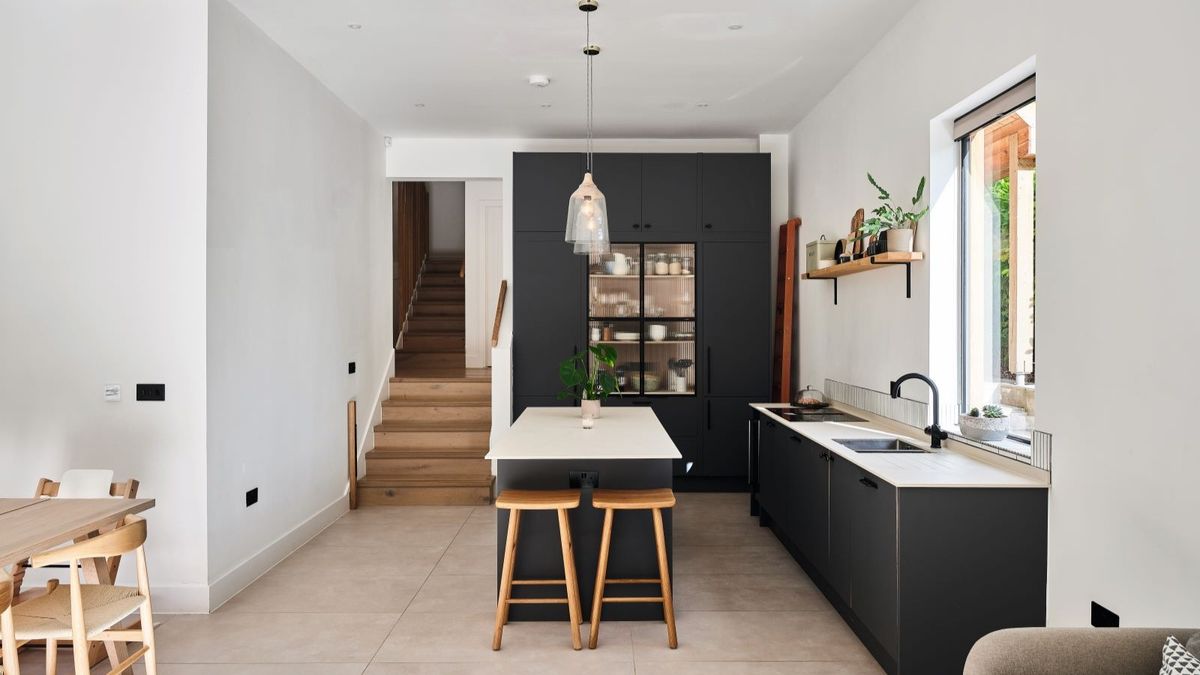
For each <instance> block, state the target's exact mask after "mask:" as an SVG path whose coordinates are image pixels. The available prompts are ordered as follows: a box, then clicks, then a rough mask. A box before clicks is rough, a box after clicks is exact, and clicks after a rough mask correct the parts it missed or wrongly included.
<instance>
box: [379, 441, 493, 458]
mask: <svg viewBox="0 0 1200 675" xmlns="http://www.w3.org/2000/svg"><path fill="white" fill-rule="evenodd" d="M488 450H489V448H488V446H487V444H482V445H477V446H467V447H462V448H386V447H382V448H372V449H370V450H368V451H367V453H366V456H367V458H368V459H423V458H428V459H479V460H482V459H483V456H484V455H486V454H487V453H488Z"/></svg>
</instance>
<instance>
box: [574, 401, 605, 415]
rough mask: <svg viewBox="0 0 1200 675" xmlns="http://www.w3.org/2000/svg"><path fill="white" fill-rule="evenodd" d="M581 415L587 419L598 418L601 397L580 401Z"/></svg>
mask: <svg viewBox="0 0 1200 675" xmlns="http://www.w3.org/2000/svg"><path fill="white" fill-rule="evenodd" d="M579 416H580V417H584V418H587V419H593V420H594V419H596V418H597V417H599V416H600V400H599V399H584V400H582V401H580V402H579Z"/></svg>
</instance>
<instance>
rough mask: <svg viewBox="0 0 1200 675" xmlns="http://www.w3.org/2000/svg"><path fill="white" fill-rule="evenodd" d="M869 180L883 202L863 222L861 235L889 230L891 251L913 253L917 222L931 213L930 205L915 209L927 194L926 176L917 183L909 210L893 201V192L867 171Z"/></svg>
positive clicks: (888, 237)
mask: <svg viewBox="0 0 1200 675" xmlns="http://www.w3.org/2000/svg"><path fill="white" fill-rule="evenodd" d="M867 180H868V181H870V182H871V185H873V186H874V187H875V189H876V190H877V191H878V192H879V201H881V202H883V203H882V204H880V205H879V206H878V207H877V208H876V209H874V210H873V211H871V213H872V214H874V215H872V217H870V218H868V219H867V220H866V221H865V222H863V226H862V229H861V230H860V233H861V236H863V237H873V236H876V235H878V234H880V233H881V232H888V234H887V235H885V236H886V238H887V246H888V250H889V251H893V252H904V253H911V252H912V250H913V231H914V230H915V229H916V227H917V222H918V221H920V220H921V219H922V218H924V217H925V214H927V213H929V207H928V206H926V207H925V208H923V209H920V210H915V209H916V208H917V204H919V203H920V202H921V198H922V197H924V196H925V177H924V176H921V182H920V183H917V193H916V195H914V196H913V198H912V208H913V209H914V210H911V211H910V210H909V209H908V208H906V207H904V206H897V205H896V204H895V203H893V201H892V194H891V193H890V192H888V191H887V190H885V189H883V186H881V185H880V184H879V182H878V181H876V180H875V177H874V176H872V175H871V174H870V172H867Z"/></svg>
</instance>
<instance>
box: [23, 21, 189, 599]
mask: <svg viewBox="0 0 1200 675" xmlns="http://www.w3.org/2000/svg"><path fill="white" fill-rule="evenodd" d="M207 15H208V10H207V5H206V2H205V0H186V1H185V0H180V1H179V2H171V3H146V2H135V1H133V0H123V1H122V0H112V1H110V2H105V3H78V2H66V1H42V2H21V3H17V2H5V3H3V4H0V82H2V83H3V87H4V94H3V101H4V102H3V104H2V105H0V382H3V383H4V386H3V387H2V388H0V495H4V496H6V497H8V496H20V495H32V493H33V490H34V488H35V487H36V485H37V479H38V478H39V477H42V476H46V477H57V476H59V475H60V474H61V473H62V472H63V471H64V470H66V469H68V468H72V467H77V468H99V467H104V468H112V469H113V470H114V471H115V472H116V476H117V477H118V478H119V479H122V480H123V479H125V478H129V477H133V478H137V479H139V480H140V481H142V488H141V496H146V497H154V498H157V499H158V506H157V507H156V508H154V509H153V510H151V511H148V512H147V513H146V517H147V519H148V520H149V523H150V538H149V541H148V544H147V548H148V553H147V555H148V556H149V560H150V568H151V573H152V575H153V577H152V578H153V579H154V586H155V603H156V608H157V609H160V610H163V611H177V610H189V609H192V610H195V609H201V610H202V609H205V608H206V607H207V604H206V601H207V587H206V581H207V579H206V572H207V566H206V545H207V541H206V536H205V520H206V516H205V498H206V492H205V433H206V431H205V394H204V392H205V348H204V340H205V310H204V307H205V248H204V228H205V196H204V195H205V181H206V175H205V134H206V107H205V92H206V86H207V75H206V73H207V68H208V63H207V53H208V44H207ZM139 382H155V383H158V382H161V383H165V384H166V385H167V389H166V391H167V400H166V401H165V402H163V403H152V402H141V403H139V402H137V401H135V400H134V398H135V397H134V385H135V384H136V383H139ZM107 383H117V384H121V385H122V387H123V398H122V400H121V402H119V403H106V402H105V401H104V400H103V396H102V392H103V387H104V385H105V384H107ZM129 570H132V566H130V567H128V568H126V571H127V572H128V571H129Z"/></svg>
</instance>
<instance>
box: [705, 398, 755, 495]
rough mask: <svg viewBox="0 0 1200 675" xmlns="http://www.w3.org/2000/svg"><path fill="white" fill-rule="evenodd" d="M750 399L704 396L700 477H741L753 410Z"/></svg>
mask: <svg viewBox="0 0 1200 675" xmlns="http://www.w3.org/2000/svg"><path fill="white" fill-rule="evenodd" d="M756 402H758V399H753V398H718V397H708V398H707V399H705V401H704V411H703V416H704V422H703V425H702V434H703V438H704V447H703V449H702V452H701V455H700V471H699V472H698V475H701V476H725V477H744V476H746V467H747V462H748V458H747V457H746V439H747V437H748V435H749V433H750V420H751V418H752V417H753V412H754V410H753V409H752V408H751V407H750V404H751V403H756Z"/></svg>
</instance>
